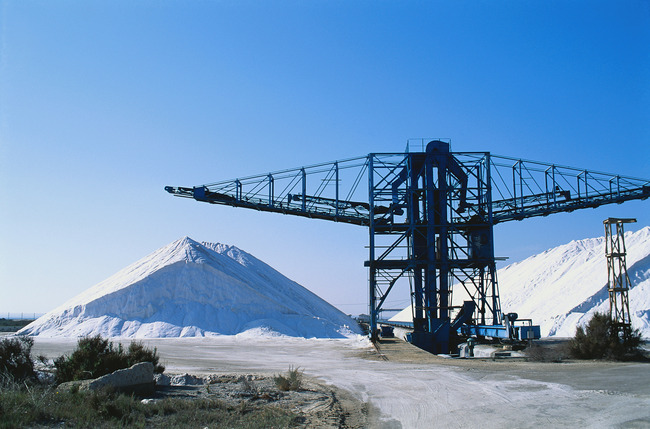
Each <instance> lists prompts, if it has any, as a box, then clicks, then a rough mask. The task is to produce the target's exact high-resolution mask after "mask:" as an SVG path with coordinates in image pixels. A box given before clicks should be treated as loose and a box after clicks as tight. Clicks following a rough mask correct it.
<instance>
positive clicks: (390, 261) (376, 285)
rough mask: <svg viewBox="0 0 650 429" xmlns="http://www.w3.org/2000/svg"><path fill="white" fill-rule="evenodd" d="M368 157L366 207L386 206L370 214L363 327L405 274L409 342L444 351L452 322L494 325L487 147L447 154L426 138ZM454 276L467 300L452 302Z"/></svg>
mask: <svg viewBox="0 0 650 429" xmlns="http://www.w3.org/2000/svg"><path fill="white" fill-rule="evenodd" d="M393 161H395V160H393ZM369 163H370V164H369V171H370V172H371V173H372V174H371V176H370V180H369V182H370V183H369V187H370V208H371V210H372V208H373V207H386V206H388V207H390V214H391V217H390V220H389V221H388V222H387V221H386V219H385V218H377V217H375V216H374V213H372V212H371V214H370V225H369V227H370V228H369V229H370V246H369V249H370V256H369V260H368V261H367V262H366V265H367V266H368V267H369V270H370V273H369V277H370V282H369V286H370V293H369V294H370V317H371V321H370V325H371V327H375V326H377V322H378V320H377V319H378V317H379V314H380V311H381V309H382V306H383V304H384V302H385V300H386V297H387V296H388V294H389V293H390V291H391V290H392V289H393V287H394V286H395V284H396V283H397V282H398V281H399V280H400V279H407V280H408V281H409V285H410V288H411V297H412V308H413V329H414V331H413V334H412V342H413V343H414V344H416V345H418V346H419V347H421V348H424V349H426V350H430V351H432V352H434V353H447V352H448V351H449V349H450V345H451V344H450V341H452V342H453V338H450V335H453V332H454V331H455V329H453V328H458V327H459V326H460V324H462V323H466V322H468V321H472V322H477V323H479V324H483V325H485V324H490V325H500V324H501V312H500V308H499V298H498V288H497V282H496V268H495V259H494V241H493V234H492V226H493V219H492V195H491V190H492V187H491V180H490V154H489V153H455V154H452V153H451V152H450V151H449V144H448V143H445V142H442V141H432V142H430V143H429V144H428V145H427V147H426V151H425V152H418V153H407V154H405V155H404V156H402V157H401V159H397V162H387V160H386V159H384V158H380V157H376V156H373V155H372V154H371V156H370V159H369ZM454 284H458V285H459V286H462V287H464V288H465V290H466V292H467V293H468V295H469V296H471V297H472V298H471V300H469V301H467V302H465V303H463V304H462V305H457V306H453V305H452V287H451V286H452V285H454ZM475 312H476V318H477V319H478V320H474V313H475ZM452 315H455V318H454V319H452ZM372 334H373V335H376V332H372Z"/></svg>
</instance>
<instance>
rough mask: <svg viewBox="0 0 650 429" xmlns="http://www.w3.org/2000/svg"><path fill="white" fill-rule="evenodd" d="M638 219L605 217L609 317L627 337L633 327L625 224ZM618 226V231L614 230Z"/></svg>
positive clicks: (619, 332)
mask: <svg viewBox="0 0 650 429" xmlns="http://www.w3.org/2000/svg"><path fill="white" fill-rule="evenodd" d="M634 222H636V219H619V218H609V219H605V220H604V221H603V223H604V224H605V256H606V257H607V280H608V283H607V284H608V286H607V290H608V291H609V317H610V319H611V321H612V322H613V324H614V327H615V328H616V329H617V331H618V334H619V337H620V338H621V339H624V338H625V337H627V336H628V335H629V334H630V332H631V328H632V323H631V321H630V301H629V298H628V291H629V290H630V286H631V283H630V277H629V276H628V275H627V261H626V255H627V250H626V249H625V231H624V224H626V223H634ZM614 225H615V226H616V228H615V229H616V231H615V232H614V231H612V229H614Z"/></svg>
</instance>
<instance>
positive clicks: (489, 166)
mask: <svg viewBox="0 0 650 429" xmlns="http://www.w3.org/2000/svg"><path fill="white" fill-rule="evenodd" d="M165 190H166V191H167V192H169V193H171V194H173V195H176V196H180V197H187V198H193V199H195V200H197V201H201V202H207V203H211V204H221V205H228V206H233V207H244V208H251V209H255V210H259V211H267V212H275V213H283V214H290V215H295V216H302V217H308V218H314V219H323V220H329V221H334V222H344V223H350V224H355V225H359V226H364V227H368V229H369V258H368V261H366V266H367V267H368V268H369V279H370V281H369V295H370V297H369V311H370V318H371V332H372V333H373V334H374V333H375V332H376V328H377V323H378V320H379V319H380V314H381V312H382V311H383V310H384V308H385V307H384V305H385V304H386V302H387V301H386V300H387V297H388V296H389V294H390V293H391V292H392V291H395V290H397V289H400V288H409V290H410V294H411V298H412V304H413V323H414V329H415V332H414V335H415V338H414V339H415V341H419V342H420V343H423V344H424V345H425V347H423V348H429V349H431V350H432V351H434V350H435V351H444V352H446V351H447V350H445V349H448V348H449V347H450V344H449V341H450V338H449V332H450V331H454V330H455V329H456V328H458V327H459V326H460V325H461V324H481V325H485V324H487V325H489V324H492V325H498V324H500V323H501V322H502V320H501V312H500V304H499V296H498V286H497V279H496V269H495V258H494V238H493V226H494V225H495V224H497V223H500V222H508V221H512V220H522V219H526V218H529V217H534V216H546V215H549V214H553V213H560V212H570V211H573V210H577V209H582V208H588V207H597V206H600V205H604V204H612V203H621V202H624V201H628V200H634V199H646V198H648V197H649V196H650V181H649V180H644V179H636V178H631V177H625V176H621V175H616V174H607V173H600V172H594V171H590V170H586V169H576V168H572V167H563V166H558V165H554V164H547V163H541V162H535V161H525V160H521V159H516V158H509V157H503V156H496V155H491V154H490V153H489V152H450V150H449V144H448V143H445V142H442V141H432V142H430V143H429V144H428V145H427V148H426V150H425V151H419V152H409V151H406V152H403V153H372V154H369V155H367V156H365V157H359V158H351V159H346V160H341V161H335V162H330V163H323V164H317V165H312V166H307V167H300V168H294V169H288V170H283V171H279V172H274V173H267V174H261V175H256V176H249V177H244V178H238V179H234V180H226V181H221V182H216V183H211V184H206V185H201V186H194V187H171V186H167V187H165ZM455 288H456V289H457V288H462V289H463V290H464V291H465V292H466V295H468V296H470V300H469V301H468V302H467V303H466V302H462V303H456V302H454V301H453V300H452V298H453V294H452V292H453V289H455Z"/></svg>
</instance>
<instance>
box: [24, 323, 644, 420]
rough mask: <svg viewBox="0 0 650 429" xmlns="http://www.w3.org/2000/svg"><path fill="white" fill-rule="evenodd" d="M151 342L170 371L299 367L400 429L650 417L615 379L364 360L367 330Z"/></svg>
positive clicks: (64, 342)
mask: <svg viewBox="0 0 650 429" xmlns="http://www.w3.org/2000/svg"><path fill="white" fill-rule="evenodd" d="M35 341H36V343H35V346H34V352H35V353H36V354H40V353H44V354H46V355H47V356H48V357H54V356H57V355H60V354H62V353H66V352H70V351H71V350H72V349H73V348H74V344H75V342H74V340H70V339H52V338H42V337H37V338H35ZM144 342H145V344H147V345H148V346H149V347H153V346H155V347H157V348H158V351H159V354H160V355H161V357H162V363H163V364H165V365H166V367H167V370H166V372H168V373H186V372H187V373H190V374H208V373H242V372H243V373H266V374H278V373H284V372H286V371H287V370H288V369H289V367H290V366H294V367H300V368H301V369H303V370H304V371H305V374H306V375H309V376H313V377H317V378H319V379H321V380H323V381H325V382H327V383H330V384H333V385H336V386H338V387H340V388H344V389H346V390H348V391H350V392H351V393H353V394H354V395H355V396H356V397H358V398H359V399H361V400H364V401H370V403H372V404H373V405H375V406H376V407H377V408H378V409H379V410H381V412H382V413H383V414H384V417H385V419H387V420H393V421H397V422H399V423H400V424H401V427H403V428H469V427H483V428H491V427H516V428H537V427H593V428H596V427H597V428H601V427H619V426H620V427H629V426H630V424H631V423H630V422H634V421H635V420H636V421H637V422H634V423H635V424H636V423H638V422H640V424H641V425H643V424H647V423H648V422H650V388H648V389H646V390H644V391H642V392H640V393H638V392H637V393H635V394H627V393H617V392H616V391H615V390H616V389H617V386H616V385H612V386H609V387H608V391H605V390H576V389H573V388H571V387H568V386H566V385H562V384H555V383H544V382H539V381H533V380H528V379H524V378H519V377H515V376H511V375H507V374H504V373H503V372H499V373H490V372H489V371H483V370H480V371H471V370H470V371H467V368H464V369H461V368H455V367H449V366H437V365H432V364H430V363H429V364H401V363H395V362H386V361H374V360H373V361H371V360H365V359H362V358H360V357H358V356H357V355H356V354H357V353H358V352H359V351H364V350H366V348H368V347H370V345H369V342H368V340H367V339H365V338H363V337H355V338H348V339H341V340H336V339H304V338H290V337H283V338H278V337H275V338H272V337H263V336H252V335H238V336H230V337H212V338H207V337H206V338H163V339H147V340H144ZM503 365H507V363H503ZM644 368H645V367H644ZM644 422H645V423H644ZM395 427H399V426H397V425H396V426H395ZM633 427H644V426H638V425H637V426H633Z"/></svg>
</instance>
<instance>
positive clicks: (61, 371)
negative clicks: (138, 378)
mask: <svg viewBox="0 0 650 429" xmlns="http://www.w3.org/2000/svg"><path fill="white" fill-rule="evenodd" d="M158 361H159V357H158V354H157V350H156V349H155V348H154V349H153V350H150V349H147V348H145V347H144V346H143V345H142V343H135V342H134V343H131V344H130V345H129V348H128V350H127V351H126V352H125V351H124V349H123V347H122V345H121V344H118V346H117V347H114V346H113V344H112V343H111V342H109V341H108V340H107V339H104V338H102V337H101V336H100V335H96V336H94V337H84V338H81V339H80V340H79V341H78V343H77V348H76V350H75V351H74V352H73V353H72V354H71V355H70V356H66V355H64V356H60V357H58V358H57V359H56V360H55V361H54V366H55V367H56V381H57V383H63V382H65V381H72V380H85V379H90V378H97V377H101V376H102V375H106V374H110V373H112V372H113V371H117V370H118V369H123V368H128V367H130V366H132V365H134V364H136V363H138V362H151V363H152V364H153V365H154V371H155V372H158V373H162V372H163V371H164V370H165V367H164V366H162V365H159V364H158Z"/></svg>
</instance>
